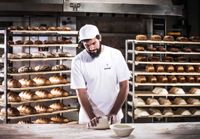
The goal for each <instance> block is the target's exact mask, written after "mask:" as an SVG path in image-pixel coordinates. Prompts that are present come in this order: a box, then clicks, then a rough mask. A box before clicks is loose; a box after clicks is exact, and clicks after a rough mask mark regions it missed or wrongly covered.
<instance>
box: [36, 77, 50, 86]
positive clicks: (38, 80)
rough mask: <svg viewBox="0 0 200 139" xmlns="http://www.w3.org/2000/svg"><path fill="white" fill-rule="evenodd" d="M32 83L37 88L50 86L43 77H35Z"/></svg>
mask: <svg viewBox="0 0 200 139" xmlns="http://www.w3.org/2000/svg"><path fill="white" fill-rule="evenodd" d="M33 81H34V82H35V83H36V85H37V86H44V85H50V84H51V82H50V81H49V80H48V79H46V78H44V77H35V78H33Z"/></svg>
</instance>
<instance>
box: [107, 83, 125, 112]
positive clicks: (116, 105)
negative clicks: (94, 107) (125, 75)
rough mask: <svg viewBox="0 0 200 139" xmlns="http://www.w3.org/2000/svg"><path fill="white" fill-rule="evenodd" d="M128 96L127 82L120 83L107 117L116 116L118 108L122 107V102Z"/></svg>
mask: <svg viewBox="0 0 200 139" xmlns="http://www.w3.org/2000/svg"><path fill="white" fill-rule="evenodd" d="M127 95H128V81H127V80H126V81H122V82H120V90H119V94H118V96H117V99H116V101H115V103H114V105H113V107H112V109H111V111H110V113H109V115H113V114H114V115H116V114H117V113H118V111H119V110H120V108H121V107H122V105H123V103H124V101H125V100H126V97H127Z"/></svg>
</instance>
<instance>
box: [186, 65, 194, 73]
mask: <svg viewBox="0 0 200 139" xmlns="http://www.w3.org/2000/svg"><path fill="white" fill-rule="evenodd" d="M185 71H186V72H194V66H192V65H187V66H185Z"/></svg>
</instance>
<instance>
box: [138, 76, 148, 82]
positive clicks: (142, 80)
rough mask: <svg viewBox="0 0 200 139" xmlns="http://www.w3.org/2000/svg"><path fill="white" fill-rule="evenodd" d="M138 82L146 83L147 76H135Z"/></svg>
mask: <svg viewBox="0 0 200 139" xmlns="http://www.w3.org/2000/svg"><path fill="white" fill-rule="evenodd" d="M135 81H136V83H146V82H147V79H146V77H145V76H142V75H139V76H136V78H135Z"/></svg>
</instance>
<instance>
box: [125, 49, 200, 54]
mask: <svg viewBox="0 0 200 139" xmlns="http://www.w3.org/2000/svg"><path fill="white" fill-rule="evenodd" d="M128 52H129V53H131V52H133V51H128ZM134 52H135V54H172V55H199V54H200V53H199V52H168V51H166V52H161V51H136V50H135V51H134Z"/></svg>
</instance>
